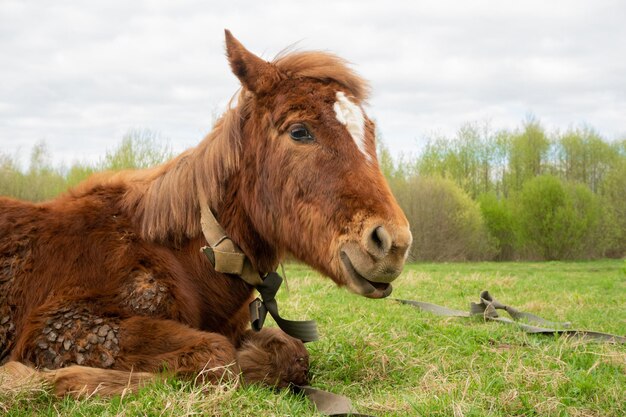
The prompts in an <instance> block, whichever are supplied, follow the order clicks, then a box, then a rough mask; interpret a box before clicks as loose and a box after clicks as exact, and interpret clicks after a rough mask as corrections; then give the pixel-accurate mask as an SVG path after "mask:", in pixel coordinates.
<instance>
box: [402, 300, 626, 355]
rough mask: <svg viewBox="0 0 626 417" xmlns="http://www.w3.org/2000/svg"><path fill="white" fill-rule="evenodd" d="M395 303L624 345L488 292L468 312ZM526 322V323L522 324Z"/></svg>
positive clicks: (418, 303)
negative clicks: (549, 317) (503, 300)
mask: <svg viewBox="0 0 626 417" xmlns="http://www.w3.org/2000/svg"><path fill="white" fill-rule="evenodd" d="M394 300H396V301H399V302H401V303H402V304H408V305H411V306H413V307H416V308H419V309H420V310H423V311H428V312H430V313H433V314H436V315H438V316H444V317H476V316H482V317H483V318H484V319H485V320H491V321H497V322H499V323H505V324H513V325H515V326H518V327H519V328H520V329H521V330H523V331H525V332H526V333H530V334H543V335H559V336H560V335H563V336H566V337H573V338H576V339H581V340H586V341H594V342H608V343H618V344H626V337H624V336H617V335H613V334H609V333H601V332H595V331H591V330H575V329H570V328H569V327H570V323H569V322H564V323H559V322H553V321H549V320H546V319H543V318H541V317H539V316H536V315H534V314H531V313H526V312H524V311H519V310H517V309H516V308H514V307H511V306H507V305H505V304H502V303H500V302H499V301H498V300H496V299H495V298H493V297H492V296H491V294H489V291H483V292H481V293H480V301H479V302H478V303H471V304H470V310H469V311H463V310H454V309H451V308H447V307H443V306H440V305H437V304H431V303H426V302H423V301H414V300H402V299H398V298H394ZM497 310H503V311H506V312H507V313H508V314H509V316H511V317H512V319H510V318H507V317H502V316H500V315H499V314H498V311H497ZM524 322H525V323H524Z"/></svg>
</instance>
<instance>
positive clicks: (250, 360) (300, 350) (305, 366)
mask: <svg viewBox="0 0 626 417" xmlns="http://www.w3.org/2000/svg"><path fill="white" fill-rule="evenodd" d="M237 363H238V364H239V367H240V369H241V375H242V379H243V381H244V382H245V383H262V384H266V385H270V386H275V387H278V388H285V387H287V386H289V385H291V384H295V385H306V384H307V383H308V370H309V354H308V352H307V350H306V348H305V347H304V344H303V343H302V342H301V341H300V340H298V339H294V338H293V337H291V336H288V335H287V334H286V333H284V332H283V331H282V330H279V329H276V328H264V329H262V330H261V331H260V332H254V331H252V330H248V331H247V332H246V333H245V334H244V336H243V339H242V342H241V345H240V347H239V349H238V350H237Z"/></svg>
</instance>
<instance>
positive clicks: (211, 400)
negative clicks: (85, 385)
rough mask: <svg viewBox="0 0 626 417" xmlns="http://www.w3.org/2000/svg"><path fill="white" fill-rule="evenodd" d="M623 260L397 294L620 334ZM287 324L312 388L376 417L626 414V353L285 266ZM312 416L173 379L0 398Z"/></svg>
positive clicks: (24, 403) (415, 282)
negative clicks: (369, 292)
mask: <svg viewBox="0 0 626 417" xmlns="http://www.w3.org/2000/svg"><path fill="white" fill-rule="evenodd" d="M625 269H626V266H625V264H624V261H619V260H608V261H595V262H550V263H461V264H459V263H450V264H413V265H409V266H408V267H407V269H406V271H405V272H404V274H403V276H402V277H401V278H400V279H399V280H398V281H397V284H396V285H395V290H394V294H393V296H395V297H398V298H411V299H418V300H422V301H430V302H433V303H437V304H443V305H446V306H448V307H452V308H457V309H466V308H467V307H468V305H469V302H470V301H477V298H478V294H479V293H480V291H481V290H483V289H488V290H489V291H490V292H491V293H492V295H493V296H494V297H496V298H497V299H498V300H500V301H502V302H505V303H507V304H509V305H512V306H515V307H517V308H519V309H521V310H524V311H528V312H532V313H535V314H537V315H540V316H542V317H544V318H546V319H549V320H555V321H570V322H572V324H573V327H575V328H581V329H590V330H597V331H603V332H609V333H615V334H620V335H626V270H625ZM287 276H288V283H289V286H290V289H291V290H290V294H287V293H286V291H284V290H282V291H281V294H280V297H279V305H280V309H281V314H282V315H283V317H286V318H291V319H305V318H314V319H316V320H317V321H318V325H319V329H320V333H321V340H320V341H318V342H315V343H311V344H309V345H308V347H309V351H310V353H311V370H312V375H313V378H312V381H311V382H312V385H313V386H316V387H319V388H322V389H326V390H329V391H332V392H335V393H339V394H344V395H346V396H348V397H350V398H351V399H352V401H353V402H354V404H355V406H356V407H357V409H358V410H359V411H360V412H362V413H368V414H372V415H377V416H455V417H456V416H624V415H626V394H625V392H626V346H623V345H622V346H619V345H611V344H601V343H590V342H581V341H576V340H571V339H564V338H555V337H552V336H550V337H546V336H533V335H528V334H525V333H523V332H521V331H519V330H517V329H516V328H514V327H512V326H506V325H502V324H499V323H493V322H487V323H486V322H483V321H482V320H481V319H461V318H443V317H437V316H433V315H431V314H429V313H425V312H421V311H418V310H416V309H413V308H412V307H409V306H405V305H399V304H397V303H395V302H392V301H390V300H369V299H365V298H361V297H358V296H356V295H352V294H350V293H348V292H346V291H345V290H342V289H338V288H336V287H334V285H333V284H331V283H330V281H329V280H328V279H324V278H322V277H320V276H319V275H318V274H316V273H314V272H311V271H310V270H309V269H307V268H305V267H301V266H298V265H291V266H288V267H287ZM3 413H7V415H10V416H30V415H34V414H35V415H37V414H38V415H63V416H65V415H68V416H91V415H107V416H113V415H125V416H132V415H147V416H180V415H216V416H307V415H312V414H314V410H313V409H312V407H311V406H310V404H308V402H307V401H306V400H305V399H303V398H300V397H297V396H295V395H291V394H289V393H286V392H281V393H276V392H274V391H272V390H269V389H264V388H260V387H245V388H242V387H235V386H229V385H222V386H218V387H207V386H204V387H195V386H193V385H192V384H189V383H185V382H181V381H169V382H167V383H162V384H158V385H155V386H151V387H148V388H146V389H144V390H143V391H141V392H140V393H139V394H133V395H126V396H124V397H118V398H115V399H112V400H111V399H102V398H92V399H88V400H83V401H74V400H71V399H67V398H66V399H61V400H58V399H55V398H53V397H51V396H50V395H48V394H46V393H41V392H26V391H25V392H23V393H20V394H19V395H14V394H11V395H8V394H7V393H0V414H3Z"/></svg>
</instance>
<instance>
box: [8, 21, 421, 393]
mask: <svg viewBox="0 0 626 417" xmlns="http://www.w3.org/2000/svg"><path fill="white" fill-rule="evenodd" d="M226 49H227V56H228V60H229V63H230V66H231V68H232V71H233V73H234V74H235V75H236V76H237V77H238V78H239V80H240V81H241V84H242V89H241V91H240V93H239V95H238V100H237V103H236V105H233V106H231V108H230V109H229V110H227V111H226V112H225V114H224V115H223V116H222V117H221V119H220V120H219V121H218V122H217V123H216V125H215V127H214V129H213V131H212V132H211V133H210V134H209V135H208V136H207V137H206V138H205V139H204V140H203V141H202V142H201V143H200V144H199V145H198V146H197V147H195V148H193V149H190V150H188V151H186V152H184V153H183V154H181V155H180V156H178V157H176V158H174V159H173V160H171V161H169V162H167V163H165V164H164V165H162V166H158V167H156V168H152V169H147V170H139V171H126V172H118V173H106V174H100V175H96V176H93V177H91V178H90V179H88V180H87V181H86V182H84V183H83V184H81V185H79V186H78V187H77V188H75V189H73V190H70V191H69V192H68V193H67V194H65V195H62V196H60V197H58V198H56V199H55V200H52V201H48V202H44V203H40V204H31V203H27V202H22V201H16V200H12V199H8V198H1V199H0V365H2V364H4V366H3V368H0V370H4V371H6V372H5V373H9V374H12V375H13V376H16V375H24V374H30V375H31V376H33V377H36V378H39V379H43V380H46V381H48V382H51V383H52V384H54V386H55V391H56V392H57V393H58V394H63V393H66V392H75V391H79V390H83V392H90V391H93V390H95V389H96V387H98V386H100V389H101V391H100V392H101V393H114V392H119V391H120V390H121V389H122V388H124V387H126V386H128V385H130V386H131V387H132V386H137V385H138V384H140V383H142V382H143V381H145V380H146V379H148V380H149V379H153V378H155V377H156V375H157V374H158V373H159V372H162V371H163V370H167V371H169V372H170V373H174V374H176V375H182V376H195V375H198V374H201V375H202V376H203V380H208V381H213V380H217V379H220V378H223V377H226V376H228V375H230V374H232V375H241V376H242V378H243V379H244V380H245V381H249V382H265V383H268V384H271V385H276V386H279V387H282V386H286V385H288V384H289V383H297V384H302V383H304V382H306V379H307V368H308V355H307V353H306V350H305V349H304V345H303V344H302V343H301V342H300V341H298V340H295V339H293V338H291V337H288V336H286V335H285V334H284V333H282V332H281V331H278V330H275V329H264V330H262V331H260V332H253V331H251V330H249V329H248V328H247V327H248V320H249V311H248V308H247V306H248V303H249V302H250V300H251V299H252V298H253V287H251V286H250V285H249V284H247V283H246V282H244V281H242V280H241V279H239V278H238V277H235V276H233V275H229V274H222V273H218V272H216V271H215V270H214V269H213V267H212V265H211V263H210V262H209V261H208V260H207V259H206V258H205V256H204V255H202V254H201V253H200V248H201V247H202V246H204V245H206V243H207V242H206V239H205V237H204V236H203V234H202V231H201V224H200V208H201V206H202V203H204V204H205V206H206V205H208V207H210V210H211V211H212V212H213V213H214V215H215V217H216V218H217V219H218V221H219V223H220V224H221V225H222V226H223V228H224V229H225V230H226V232H227V234H228V236H229V237H230V238H231V239H232V240H233V241H234V242H235V243H236V244H237V245H239V247H240V248H241V249H242V250H243V252H244V253H245V254H246V256H247V257H248V259H249V260H250V262H251V263H252V265H253V266H254V268H255V269H256V270H257V271H261V272H262V273H263V272H269V271H274V270H275V268H276V267H277V265H278V263H279V262H280V260H281V259H282V258H283V257H284V256H285V255H286V254H288V253H289V254H292V255H293V256H295V257H296V258H297V259H299V260H301V261H303V262H305V263H307V264H308V265H310V266H312V267H313V268H315V269H317V270H318V271H320V272H321V273H323V274H324V275H327V276H329V277H330V278H331V279H332V280H333V281H335V282H336V283H337V284H338V285H340V286H346V287H348V288H349V289H350V290H352V291H353V292H355V293H357V294H361V295H364V296H366V297H372V298H381V297H386V296H387V295H389V293H390V292H391V285H390V282H391V281H393V280H394V279H395V278H396V277H397V276H398V275H399V274H400V272H401V270H402V267H403V265H404V261H405V258H406V255H407V252H408V248H409V246H410V244H411V234H410V232H409V228H408V222H407V220H406V218H405V216H404V214H403V213H402V211H401V209H400V208H399V207H398V204H397V203H396V201H395V200H394V197H393V196H392V194H391V192H390V190H389V187H388V185H387V184H386V182H385V180H384V178H383V176H382V174H381V172H380V169H379V166H378V161H377V158H376V147H375V137H374V136H375V127H374V123H373V122H372V121H371V120H370V119H369V118H368V117H367V116H366V115H365V113H364V112H363V107H362V105H363V102H364V100H365V99H366V97H367V92H368V88H367V85H366V83H365V82H364V81H363V80H362V79H361V78H360V77H358V76H357V75H356V74H355V73H354V72H353V71H352V70H351V69H349V68H348V67H347V66H346V64H345V62H344V61H343V60H342V59H340V58H338V57H336V56H333V55H330V54H327V53H320V52H297V53H289V54H284V55H283V56H281V57H279V58H277V59H276V60H274V61H273V62H266V61H264V60H262V59H261V58H259V57H257V56H255V55H253V54H252V53H250V52H249V51H247V50H246V49H245V48H244V47H243V46H242V45H241V44H240V43H239V42H238V41H237V40H236V39H235V38H234V37H233V36H232V35H231V34H230V32H228V31H226ZM199 196H206V197H204V198H205V200H206V201H203V202H200V197H199ZM33 368H39V369H42V368H46V369H47V370H45V371H35V370H34V369H33ZM131 371H132V373H131Z"/></svg>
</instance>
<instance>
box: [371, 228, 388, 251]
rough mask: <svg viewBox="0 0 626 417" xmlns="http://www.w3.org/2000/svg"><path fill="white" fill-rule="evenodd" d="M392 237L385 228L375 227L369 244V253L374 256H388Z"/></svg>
mask: <svg viewBox="0 0 626 417" xmlns="http://www.w3.org/2000/svg"><path fill="white" fill-rule="evenodd" d="M391 245H392V240H391V235H390V234H389V232H387V229H385V228H384V227H383V226H378V227H375V228H374V229H373V230H372V232H371V233H370V235H369V239H368V242H367V249H368V252H369V253H370V254H372V255H374V256H377V257H380V256H386V255H387V253H388V252H389V250H390V249H391Z"/></svg>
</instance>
